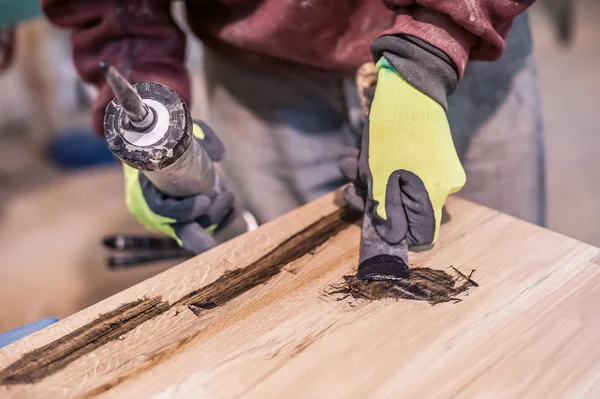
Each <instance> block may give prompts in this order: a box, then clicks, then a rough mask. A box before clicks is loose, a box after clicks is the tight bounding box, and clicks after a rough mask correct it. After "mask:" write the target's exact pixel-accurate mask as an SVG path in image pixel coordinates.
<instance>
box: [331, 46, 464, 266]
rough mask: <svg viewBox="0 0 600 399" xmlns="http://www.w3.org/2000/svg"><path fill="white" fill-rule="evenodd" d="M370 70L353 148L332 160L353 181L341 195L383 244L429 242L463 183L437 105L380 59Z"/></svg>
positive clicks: (447, 129) (456, 158)
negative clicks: (368, 96)
mask: <svg viewBox="0 0 600 399" xmlns="http://www.w3.org/2000/svg"><path fill="white" fill-rule="evenodd" d="M377 69H378V82H377V88H376V90H375V96H374V99H373V103H372V105H371V110H370V114H369V120H368V123H366V124H365V128H364V131H363V138H362V145H361V150H360V151H358V150H348V151H347V152H346V153H345V154H344V157H343V158H342V160H341V161H340V169H341V170H342V172H343V173H344V175H345V176H346V177H347V178H348V179H349V180H350V181H351V182H353V183H354V184H353V185H350V186H348V187H347V188H346V190H345V191H344V198H345V200H346V202H347V203H348V204H349V205H350V206H352V207H353V208H356V209H359V210H361V211H364V212H365V215H366V216H368V217H369V218H370V220H371V223H372V227H373V228H374V230H375V231H376V233H377V235H378V236H379V237H380V238H381V239H382V240H383V241H384V242H385V243H384V244H386V245H389V246H395V245H400V244H401V243H403V241H404V240H406V243H407V244H408V245H410V246H422V245H428V244H432V243H433V242H434V241H435V240H436V238H437V235H438V230H439V226H440V221H441V215H442V207H443V205H444V202H445V201H446V198H447V197H448V195H450V194H452V193H455V192H457V191H458V190H460V189H461V188H462V187H463V186H464V184H465V179H466V177H465V173H464V170H463V168H462V166H461V164H460V161H459V159H458V155H457V153H456V150H455V148H454V144H453V142H452V136H451V133H450V127H449V124H448V119H447V117H446V113H445V111H444V109H443V107H442V106H441V105H440V104H438V103H437V102H436V101H435V100H433V99H432V98H430V97H428V96H427V95H425V94H423V93H422V92H420V91H419V90H417V89H416V88H414V87H413V86H411V85H410V84H409V83H408V82H406V80H404V79H403V78H402V77H401V76H400V75H399V74H398V72H396V70H395V69H394V67H393V66H392V65H391V64H390V63H389V62H388V60H387V59H386V58H384V57H382V58H381V60H380V61H379V63H378V64H377ZM364 231H365V230H364V229H363V232H364ZM364 241H365V237H364V234H363V243H364ZM362 252H363V251H362V248H361V253H362ZM367 252H369V251H367ZM362 257H363V256H362V254H361V258H362ZM364 261H366V259H361V263H363V262H364ZM404 261H405V262H406V261H407V259H404ZM359 269H360V267H359Z"/></svg>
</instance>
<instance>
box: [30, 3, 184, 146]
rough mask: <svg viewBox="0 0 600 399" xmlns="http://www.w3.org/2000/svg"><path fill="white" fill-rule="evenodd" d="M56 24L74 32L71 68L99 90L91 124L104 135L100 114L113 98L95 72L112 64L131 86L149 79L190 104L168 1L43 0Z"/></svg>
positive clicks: (180, 35)
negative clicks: (104, 63)
mask: <svg viewBox="0 0 600 399" xmlns="http://www.w3.org/2000/svg"><path fill="white" fill-rule="evenodd" d="M41 5H42V10H43V11H44V13H45V15H46V16H47V18H48V19H49V20H50V21H51V22H52V23H54V24H56V25H58V26H60V27H63V28H67V29H69V30H71V31H72V36H71V41H72V51H73V60H74V63H75V68H76V69H77V71H78V73H79V74H80V76H81V77H82V79H83V80H84V81H86V82H88V83H92V84H94V85H95V86H96V87H98V90H99V93H98V97H97V98H96V99H95V101H94V103H93V105H92V124H93V127H94V129H95V130H96V133H97V134H99V135H102V134H103V128H102V126H103V119H104V111H105V108H106V106H107V105H108V103H109V102H110V101H111V100H112V99H113V97H114V95H113V94H112V92H111V91H110V88H109V87H108V84H106V82H105V81H104V77H103V75H102V74H101V73H100V71H99V69H98V64H99V62H100V61H102V60H105V61H107V62H109V63H110V64H111V65H113V66H114V67H115V68H116V69H117V70H119V72H121V73H122V74H123V76H125V77H126V78H127V79H128V80H129V81H130V82H131V83H135V82H138V81H144V80H150V81H155V82H159V83H162V84H165V85H167V86H169V87H170V88H172V89H173V90H175V91H176V92H177V93H178V94H179V95H180V96H181V97H182V98H183V99H184V100H185V101H186V102H187V103H188V104H189V102H190V100H191V98H190V83H189V77H188V75H187V72H186V70H185V66H184V60H185V35H184V33H183V32H182V31H181V30H180V29H179V27H178V26H177V24H176V23H175V21H174V19H173V17H172V15H171V9H170V5H171V1H170V0H152V1H147V0H128V1H125V0H42V1H41Z"/></svg>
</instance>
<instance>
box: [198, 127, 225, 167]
mask: <svg viewBox="0 0 600 399" xmlns="http://www.w3.org/2000/svg"><path fill="white" fill-rule="evenodd" d="M194 123H195V124H196V125H198V126H199V127H200V131H198V130H197V129H194V136H196V138H197V139H198V140H200V144H201V145H202V148H204V150H205V151H206V153H207V154H208V156H209V157H210V159H212V161H213V162H219V161H220V160H222V159H223V156H224V155H225V146H224V145H223V143H222V142H221V140H220V139H219V137H218V136H217V135H216V133H215V132H214V130H212V128H211V127H210V126H208V125H207V124H206V123H205V122H203V121H201V120H196V121H194Z"/></svg>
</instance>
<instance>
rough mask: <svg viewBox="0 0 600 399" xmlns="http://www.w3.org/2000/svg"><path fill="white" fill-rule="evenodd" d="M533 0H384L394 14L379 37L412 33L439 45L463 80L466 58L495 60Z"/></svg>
mask: <svg viewBox="0 0 600 399" xmlns="http://www.w3.org/2000/svg"><path fill="white" fill-rule="evenodd" d="M534 1H535V0H516V1H515V0H383V2H384V4H385V5H386V6H387V7H388V8H390V9H392V10H394V12H395V17H394V22H393V25H392V27H391V28H390V29H388V30H386V31H384V32H383V33H382V34H381V35H380V38H381V37H385V36H389V35H393V36H396V35H409V36H412V37H416V38H417V39H420V40H422V41H424V42H426V43H428V44H430V45H432V46H434V47H435V48H438V49H440V50H441V51H443V52H444V53H445V54H447V55H448V57H449V58H450V59H451V60H452V62H453V63H454V64H455V66H456V70H457V73H458V79H459V80H460V79H461V78H462V76H463V73H464V70H465V67H466V64H467V61H469V60H485V61H494V60H496V59H498V58H499V57H500V56H501V55H502V52H503V50H504V41H505V39H506V36H507V34H508V31H509V30H510V28H511V26H512V23H513V20H514V19H515V17H517V16H518V15H519V14H521V13H522V12H524V11H525V10H526V9H527V8H528V7H529V6H531V4H533V3H534Z"/></svg>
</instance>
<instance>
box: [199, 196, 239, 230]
mask: <svg viewBox="0 0 600 399" xmlns="http://www.w3.org/2000/svg"><path fill="white" fill-rule="evenodd" d="M234 202H235V198H234V196H233V194H232V193H230V192H229V191H225V192H222V193H219V194H217V196H216V197H215V199H214V200H213V202H212V205H211V206H210V207H209V209H208V211H207V213H206V215H207V217H208V219H209V220H210V222H211V224H217V225H218V224H220V223H221V222H222V221H223V219H225V217H226V216H227V215H229V214H230V213H231V210H232V209H233V205H234Z"/></svg>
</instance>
